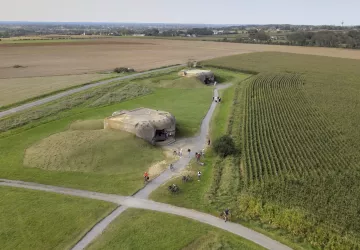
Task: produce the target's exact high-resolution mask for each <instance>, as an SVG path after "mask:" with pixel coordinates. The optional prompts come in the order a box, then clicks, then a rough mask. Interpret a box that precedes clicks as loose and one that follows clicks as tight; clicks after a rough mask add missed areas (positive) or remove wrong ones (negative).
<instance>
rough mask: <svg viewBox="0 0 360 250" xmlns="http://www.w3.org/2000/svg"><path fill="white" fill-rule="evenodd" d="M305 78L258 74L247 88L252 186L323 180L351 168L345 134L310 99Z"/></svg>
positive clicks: (247, 150)
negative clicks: (304, 178) (301, 179)
mask: <svg viewBox="0 0 360 250" xmlns="http://www.w3.org/2000/svg"><path fill="white" fill-rule="evenodd" d="M303 85H304V79H303V76H302V75H300V74H288V73H282V74H269V73H266V74H259V75H258V76H256V77H254V78H253V79H252V82H251V83H250V85H249V87H248V88H247V90H246V101H245V102H246V107H245V112H246V115H245V116H244V125H245V126H244V131H243V136H244V149H243V152H244V154H245V155H244V159H245V163H246V164H245V165H246V178H247V182H248V183H249V182H252V181H257V182H263V181H265V180H268V179H271V178H273V177H275V178H278V179H282V178H283V177H284V176H286V175H288V176H294V177H302V176H323V175H324V174H329V173H334V172H338V171H340V170H344V169H348V168H351V162H350V160H348V159H346V157H345V156H344V155H343V154H342V152H343V151H344V150H345V149H346V148H347V145H346V144H345V143H344V142H343V141H341V140H339V139H337V138H339V137H340V136H341V133H340V132H339V131H337V130H335V129H332V128H331V124H330V122H329V121H327V120H326V118H325V117H323V116H322V114H321V113H320V112H318V110H317V109H316V108H314V107H313V106H312V104H311V103H310V102H309V101H308V100H307V98H306V96H305V93H304V90H303Z"/></svg>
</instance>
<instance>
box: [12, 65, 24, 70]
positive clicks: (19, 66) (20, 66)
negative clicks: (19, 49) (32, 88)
mask: <svg viewBox="0 0 360 250" xmlns="http://www.w3.org/2000/svg"><path fill="white" fill-rule="evenodd" d="M13 68H15V69H19V68H25V66H22V65H19V64H16V65H14V66H13Z"/></svg>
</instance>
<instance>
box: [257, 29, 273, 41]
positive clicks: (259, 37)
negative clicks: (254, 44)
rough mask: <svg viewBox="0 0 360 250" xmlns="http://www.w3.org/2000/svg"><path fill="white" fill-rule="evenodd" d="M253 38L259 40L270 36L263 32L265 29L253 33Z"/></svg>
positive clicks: (266, 39)
mask: <svg viewBox="0 0 360 250" xmlns="http://www.w3.org/2000/svg"><path fill="white" fill-rule="evenodd" d="M255 39H256V40H259V41H268V40H269V39H270V36H269V35H268V34H266V33H265V31H263V30H260V31H259V32H258V33H256V34H255Z"/></svg>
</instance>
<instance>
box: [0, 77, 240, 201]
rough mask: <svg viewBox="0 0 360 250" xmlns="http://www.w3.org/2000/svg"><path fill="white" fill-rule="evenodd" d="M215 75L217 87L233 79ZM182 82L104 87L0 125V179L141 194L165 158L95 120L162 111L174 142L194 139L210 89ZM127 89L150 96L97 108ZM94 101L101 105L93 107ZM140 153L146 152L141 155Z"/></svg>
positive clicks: (141, 81)
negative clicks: (149, 173) (171, 122)
mask: <svg viewBox="0 0 360 250" xmlns="http://www.w3.org/2000/svg"><path fill="white" fill-rule="evenodd" d="M217 72H219V74H220V75H221V76H222V77H223V79H226V80H229V81H230V80H232V79H234V78H233V77H234V73H228V74H227V71H224V70H218V71H217ZM239 77H241V78H245V77H247V76H246V75H245V74H242V75H240V76H239ZM182 79H183V78H180V77H179V76H177V73H176V72H174V73H167V74H156V75H153V76H152V77H142V78H139V79H133V80H131V81H124V82H118V83H114V84H109V85H106V86H102V87H99V88H94V89H91V90H89V91H85V92H84V93H79V94H77V95H74V96H70V97H66V98H64V99H63V100H59V101H56V102H54V103H50V104H49V105H44V106H42V107H37V108H35V109H33V110H31V111H27V112H23V113H20V114H17V115H14V116H11V117H9V118H7V119H2V120H0V127H2V128H3V130H5V131H4V132H2V133H0V152H1V157H0V166H1V167H0V176H1V177H2V178H8V179H20V180H24V181H33V182H39V183H45V184H52V185H58V186H67V187H73V188H79V189H87V190H94V191H101V192H106V193H117V194H123V195H131V194H133V193H134V192H136V191H137V190H138V189H139V188H141V187H142V186H143V180H142V174H143V172H144V170H146V169H149V168H150V167H151V166H152V164H154V163H159V164H160V165H161V166H163V167H164V166H166V159H167V158H166V157H165V155H164V154H163V153H162V152H161V150H160V149H158V148H152V147H149V146H148V145H147V144H146V143H144V142H143V141H141V140H139V139H137V138H134V137H132V136H128V135H126V136H125V135H124V134H120V133H119V134H117V136H114V137H112V136H111V134H109V133H105V132H104V131H101V130H100V129H101V120H103V119H104V118H105V117H107V116H109V115H111V114H112V113H113V112H114V111H117V110H122V109H134V108H138V107H148V108H154V109H162V110H166V111H169V112H171V113H172V114H174V115H175V117H176V121H177V130H178V133H177V136H178V137H184V136H192V135H194V134H195V133H196V132H198V130H199V127H200V124H201V121H202V119H203V117H204V116H205V114H206V112H207V110H208V108H209V105H210V103H211V97H212V91H213V89H212V88H211V87H204V86H202V85H200V86H199V83H198V82H194V81H193V80H188V79H185V80H184V81H182ZM171 81H173V82H172V83H171ZM164 82H165V83H164ZM192 84H194V85H196V87H195V88H191V86H192ZM131 85H136V86H145V87H146V88H150V89H151V93H148V92H146V93H145V94H144V95H141V96H137V95H135V96H133V95H127V96H126V98H125V100H124V99H122V98H123V96H120V97H121V98H120V99H119V100H118V101H116V100H117V99H116V98H115V101H111V102H110V104H109V102H103V99H104V96H107V95H108V94H109V93H111V92H114V91H117V90H119V89H124V87H126V86H131ZM169 86H170V87H169ZM185 87H186V88H185ZM128 89H130V90H133V88H128ZM136 89H138V88H137V87H136ZM135 92H136V91H135ZM135 92H134V93H135ZM129 93H130V92H129ZM99 100H102V101H101V103H103V104H102V105H96V107H93V105H92V104H93V103H99ZM9 127H14V128H13V129H10V130H9V129H8V128H9ZM69 128H70V130H69ZM89 129H90V130H89ZM79 142H82V144H81V145H80V143H79ZM124 145H126V147H125V146H124ZM124 148H125V149H124ZM140 148H142V149H144V150H140V151H141V152H139V149H140ZM139 156H141V157H139ZM164 160H165V162H164ZM159 164H157V168H158V167H159Z"/></svg>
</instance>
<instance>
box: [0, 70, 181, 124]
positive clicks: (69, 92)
mask: <svg viewBox="0 0 360 250" xmlns="http://www.w3.org/2000/svg"><path fill="white" fill-rule="evenodd" d="M180 66H183V65H177V66H172V67H167V68H161V69H154V70H149V71H145V72H141V73H135V74H132V75H128V76H121V77H117V78H112V79H109V80H104V81H100V82H96V83H92V84H89V85H85V86H82V87H79V88H75V89H70V90H67V91H64V92H61V93H59V94H55V95H51V96H49V97H45V98H42V99H39V100H37V101H33V102H29V103H25V104H23V105H20V106H17V107H15V108H11V109H8V110H5V111H1V112H0V118H2V117H4V116H7V115H11V114H14V113H17V112H20V111H23V110H26V109H29V108H33V107H36V106H39V105H42V104H45V103H48V102H51V101H54V100H57V99H59V98H62V97H64V96H68V95H72V94H74V93H78V92H80V91H84V90H87V89H89V88H93V87H97V86H100V85H104V84H108V83H111V82H114V81H119V80H126V79H130V78H135V77H139V76H142V75H146V74H150V73H156V72H161V71H165V70H169V69H174V68H178V67H180Z"/></svg>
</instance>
